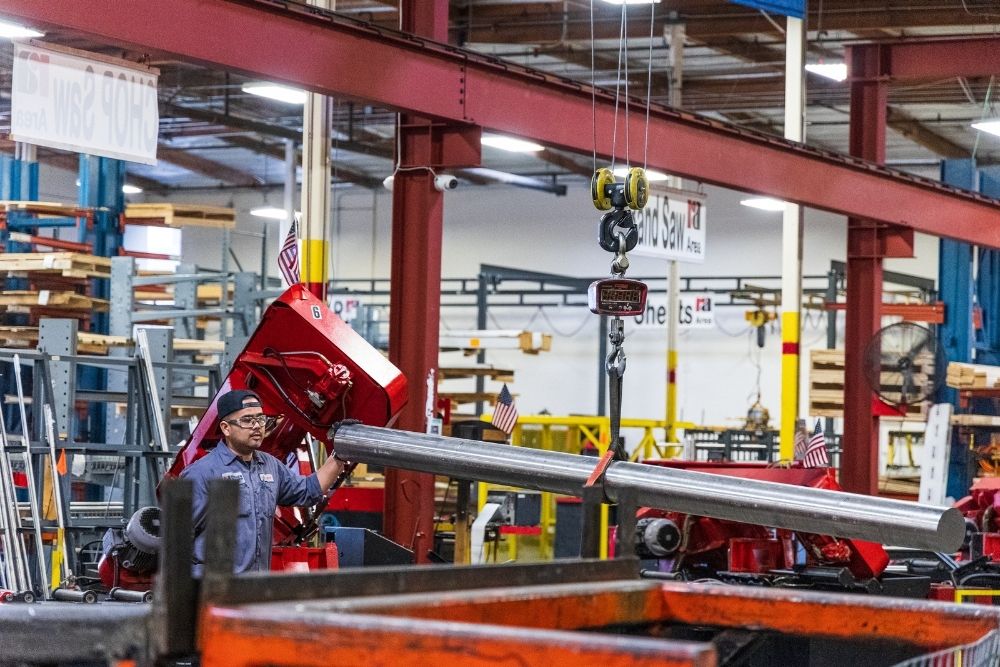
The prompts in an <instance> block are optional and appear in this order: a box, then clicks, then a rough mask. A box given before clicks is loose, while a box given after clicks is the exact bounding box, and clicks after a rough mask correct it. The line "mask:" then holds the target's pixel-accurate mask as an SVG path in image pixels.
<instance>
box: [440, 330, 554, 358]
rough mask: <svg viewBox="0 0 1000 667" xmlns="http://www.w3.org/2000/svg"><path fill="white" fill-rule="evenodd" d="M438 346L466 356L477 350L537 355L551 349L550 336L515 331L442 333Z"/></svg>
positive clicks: (536, 332)
mask: <svg viewBox="0 0 1000 667" xmlns="http://www.w3.org/2000/svg"><path fill="white" fill-rule="evenodd" d="M438 345H439V347H440V349H442V350H462V351H464V352H465V353H466V354H473V353H475V352H478V351H479V350H520V351H521V352H524V353H525V354H538V353H539V352H548V351H549V350H551V349H552V334H547V333H541V332H538V331H519V330H516V329H476V330H466V331H442V332H441V336H440V340H439V343H438Z"/></svg>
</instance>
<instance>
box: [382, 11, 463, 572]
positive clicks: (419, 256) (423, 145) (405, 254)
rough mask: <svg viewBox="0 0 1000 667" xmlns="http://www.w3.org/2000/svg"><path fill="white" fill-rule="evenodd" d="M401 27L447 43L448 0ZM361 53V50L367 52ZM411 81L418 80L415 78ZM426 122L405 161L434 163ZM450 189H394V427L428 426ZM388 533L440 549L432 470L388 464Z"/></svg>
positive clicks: (405, 141)
mask: <svg viewBox="0 0 1000 667" xmlns="http://www.w3.org/2000/svg"><path fill="white" fill-rule="evenodd" d="M400 13H401V16H402V26H401V27H402V29H403V30H405V31H407V32H413V33H416V34H419V35H421V36H424V37H430V38H432V39H437V40H440V41H442V42H444V41H447V39H448V0H432V1H429V0H420V1H419V2H418V0H403V3H402V6H401V7H400ZM362 57H363V56H362ZM413 85H420V84H419V82H414V83H413ZM426 124H427V121H424V120H422V119H420V118H416V117H413V116H409V115H406V114H401V115H400V119H399V127H397V128H396V133H397V136H398V137H399V138H400V139H399V155H398V156H397V160H399V164H401V165H404V166H405V165H410V164H420V163H421V162H422V163H423V164H425V165H427V164H428V161H427V160H428V157H429V156H431V155H432V154H433V152H434V146H433V145H432V144H433V143H434V141H433V135H432V133H431V132H430V131H426V132H421V131H419V127H420V126H422V125H426ZM443 217H444V195H443V193H441V192H438V191H437V190H435V189H434V177H433V175H431V173H430V172H429V171H427V170H426V169H419V170H414V171H408V170H405V169H404V170H400V171H398V172H397V173H396V175H395V177H394V182H393V189H392V273H391V287H390V296H389V310H390V314H389V359H390V361H392V363H394V364H395V365H396V366H397V367H398V368H399V369H400V370H401V371H403V374H404V375H405V376H406V378H407V380H408V381H409V385H408V386H409V389H410V399H409V402H408V403H407V404H406V407H405V408H404V409H403V411H402V413H401V414H400V416H399V421H398V422H397V424H396V426H397V427H398V428H401V429H404V430H408V431H418V432H421V433H423V432H425V431H426V430H427V420H426V415H425V406H426V403H427V386H428V383H427V377H428V374H429V373H431V372H436V369H437V363H438V333H439V332H438V328H439V326H440V319H441V318H440V309H441V237H442V227H443ZM383 528H384V531H385V534H386V535H387V536H388V537H389V538H390V539H392V540H394V541H396V542H398V543H400V544H402V545H403V546H406V547H410V548H412V549H413V552H414V555H415V556H416V560H417V562H418V563H425V562H427V561H428V558H427V554H428V552H429V551H431V550H432V549H433V548H434V475H431V474H428V473H418V472H412V471H409V470H397V469H393V468H390V469H387V470H386V474H385V515H384V521H383Z"/></svg>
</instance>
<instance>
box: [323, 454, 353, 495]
mask: <svg viewBox="0 0 1000 667" xmlns="http://www.w3.org/2000/svg"><path fill="white" fill-rule="evenodd" d="M345 465H346V463H345V462H344V461H341V460H340V459H338V458H337V457H336V456H334V455H332V454H331V455H330V456H329V457H328V458H327V459H326V461H325V462H324V463H323V465H321V466H320V467H319V470H317V471H316V477H317V479H318V480H319V486H320V488H321V489H323V491H326V490H327V489H329V488H330V487H331V486H333V483H334V482H336V481H337V478H338V477H339V476H340V473H342V472H344V467H345Z"/></svg>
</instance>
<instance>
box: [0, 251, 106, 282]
mask: <svg viewBox="0 0 1000 667" xmlns="http://www.w3.org/2000/svg"><path fill="white" fill-rule="evenodd" d="M0 273H5V274H9V275H12V276H15V277H22V278H28V277H30V276H31V275H33V274H43V275H53V274H54V275H60V276H64V277H67V278H110V277H111V258H110V257H97V256H95V255H87V254H84V253H80V252H19V253H2V254H0Z"/></svg>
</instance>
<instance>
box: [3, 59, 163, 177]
mask: <svg viewBox="0 0 1000 667" xmlns="http://www.w3.org/2000/svg"><path fill="white" fill-rule="evenodd" d="M86 55H88V54H86V53H85V52H77V51H73V50H71V49H70V50H66V51H65V52H64V50H63V48H62V47H60V48H59V49H49V48H44V47H42V46H39V45H37V44H34V43H32V44H15V45H14V80H13V87H12V92H11V127H10V134H11V138H12V139H14V140H15V141H23V142H26V143H31V144H37V145H39V146H49V147H52V148H60V149H63V150H70V151H76V152H79V153H89V154H91V155H101V156H104V157H110V158H116V159H119V160H131V161H132V162H141V163H143V164H156V143H157V138H158V135H159V131H160V113H159V109H158V107H157V98H156V84H157V78H158V74H159V73H158V71H157V70H155V69H150V68H146V67H137V66H136V65H134V64H132V63H128V62H126V61H117V60H116V59H105V58H103V57H100V56H97V57H95V58H94V59H92V58H88V57H85V56H86ZM116 63H120V64H116Z"/></svg>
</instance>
